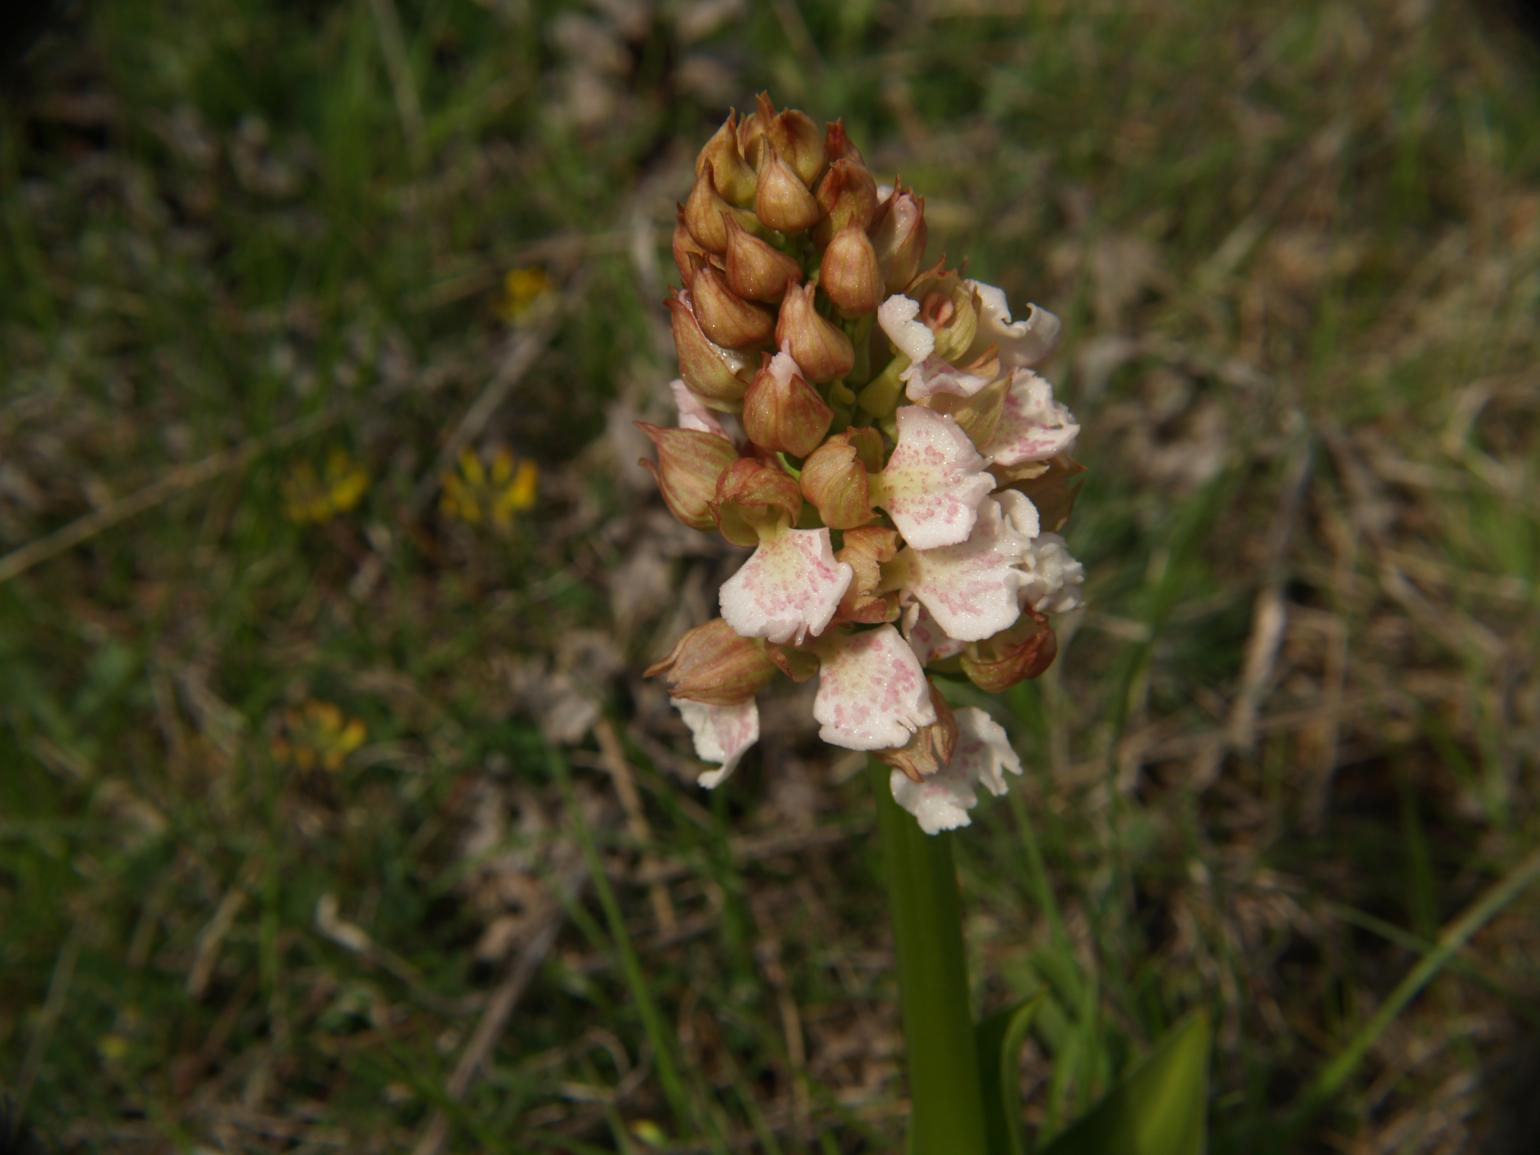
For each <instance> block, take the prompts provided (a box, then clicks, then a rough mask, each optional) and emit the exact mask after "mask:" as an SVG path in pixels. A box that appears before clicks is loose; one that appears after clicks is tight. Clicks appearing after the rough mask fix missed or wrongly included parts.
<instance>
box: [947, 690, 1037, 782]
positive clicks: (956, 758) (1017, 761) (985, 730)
mask: <svg viewBox="0 0 1540 1155" xmlns="http://www.w3.org/2000/svg"><path fill="white" fill-rule="evenodd" d="M956 717H957V748H956V749H955V750H953V751H952V761H951V762H949V763H948V764H947V772H948V773H956V774H965V775H967V777H968V779H969V780H970V781H973V782H977V783H979V784H980V785H981V786H983V787H984V789H985V790H988V791H989V792H990V793H991V794H993V795H994V796H995V797H996V798H998V797H1000V795H1002V794H1004V793H1005V771H1007V770H1009V771H1010V772H1011V773H1012V774H1014V775H1016V776H1017V777H1018V778H1019V777H1020V776H1021V758H1020V757H1019V756H1018V755H1017V753H1016V751H1015V750H1013V749H1012V748H1011V740H1010V738H1009V737H1008V736H1007V735H1006V733H1005V728H1004V727H1003V726H1001V725H1000V723H999V722H996V721H995V720H994V719H993V718H991V717H990V716H989V715H988V714H986V713H984V711H983V710H980V709H979V708H978V707H977V706H965V707H963V708H962V709H961V710H958V711H956Z"/></svg>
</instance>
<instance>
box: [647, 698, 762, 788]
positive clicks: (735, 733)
mask: <svg viewBox="0 0 1540 1155" xmlns="http://www.w3.org/2000/svg"><path fill="white" fill-rule="evenodd" d="M669 701H671V702H672V703H673V704H674V708H675V709H677V710H678V711H679V716H680V717H681V718H683V719H684V724H685V725H686V726H688V727H689V728H690V733H691V735H692V736H693V737H694V739H695V753H696V755H697V756H698V757H699V758H701V759H702V760H703V761H706V762H716V763H718V766H717V768H716V769H715V770H707V771H705V772H703V773H702V774H701V775H700V777H699V778H698V779H697V781H698V782H699V783H700V784H701V785H702V786H704V787H706V788H707V789H708V790H709V789H713V788H715V787H717V786H719V785H720V784H721V783H722V782H723V780H725V779H726V778H727V776H728V775H729V774H731V773H732V772H733V771H734V770H735V769H736V768H737V766H738V762H739V760H740V759H742V757H743V755H744V752H745V751H746V750H748V748H749V747H750V746H752V745H754V743H755V742H757V741H759V706H758V705H756V704H755V702H754V699H753V698H750V699H748V700H747V701H745V702H739V703H737V704H736V705H732V706H711V705H707V704H706V703H704V702H692V701H690V700H689V699H687V698H670V699H669Z"/></svg>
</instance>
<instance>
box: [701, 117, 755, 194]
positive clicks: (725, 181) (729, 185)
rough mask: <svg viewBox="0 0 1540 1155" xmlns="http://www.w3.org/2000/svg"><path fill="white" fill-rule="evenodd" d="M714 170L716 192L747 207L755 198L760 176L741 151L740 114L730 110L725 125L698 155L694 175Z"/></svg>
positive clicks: (712, 175) (712, 172)
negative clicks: (739, 134)
mask: <svg viewBox="0 0 1540 1155" xmlns="http://www.w3.org/2000/svg"><path fill="white" fill-rule="evenodd" d="M707 171H709V172H710V173H711V184H712V187H714V188H715V189H716V191H717V193H718V194H719V195H720V196H722V197H723V198H725V199H726V200H728V201H730V202H731V203H733V204H735V205H740V206H743V207H747V206H748V205H750V204H752V203H753V201H754V186H755V185H756V184H757V183H758V178H757V177H756V176H755V175H754V170H753V168H752V167H750V165H749V163H748V161H746V160H744V159H743V153H741V152H740V151H739V150H738V114H737V113H736V112H730V113H728V114H727V119H726V120H725V121H723V122H722V127H721V128H719V129H717V130H716V132H715V133H714V134H713V135H712V137H711V139H710V140H708V141H707V142H706V147H705V148H703V149H701V150H700V155H699V156H697V157H696V158H695V174H696V175H697V176H699V175H700V174H701V173H703V172H707Z"/></svg>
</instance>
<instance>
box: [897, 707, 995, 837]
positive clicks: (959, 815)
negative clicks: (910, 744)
mask: <svg viewBox="0 0 1540 1155" xmlns="http://www.w3.org/2000/svg"><path fill="white" fill-rule="evenodd" d="M955 717H956V719H957V746H956V748H955V749H954V750H953V751H952V760H951V761H950V762H948V763H947V764H946V765H945V766H943V767H942V768H941V769H940V770H939V771H938V772H937V773H935V774H930V775H927V776H926V777H925V778H924V780H923V781H920V782H914V781H912V780H910V779H909V778H907V777H905V776H904V775H903V774H901V773H900V772H899V771H897V770H895V771H893V773H892V775H891V777H890V778H889V788H890V789H891V790H892V791H893V800H894V801H895V802H897V803H898V804H899V805H900V806H902V807H903V808H904V809H905V810H907V811H909V813H911V814H913V815H914V817H915V820H916V821H917V822H919V824H920V829H921V830H923V831H925V833H926V834H939V833H940V832H941V831H943V830H957V829H959V828H960V827H964V826H970V825H972V823H973V818H972V816H971V815H970V813H969V811H971V810H972V809H973V808H974V807H975V806H977V805H978V788H979V787H980V786H982V787H983V788H984V789H985V790H987V791H988V792H989V793H990V794H993V795H995V796H996V797H998V796H1000V795H1002V794H1004V793H1005V792H1006V778H1005V775H1006V773H1007V772H1009V773H1011V774H1014V775H1020V774H1021V759H1020V758H1019V757H1018V756H1017V754H1016V751H1015V750H1013V749H1012V748H1011V743H1010V739H1009V738H1008V737H1007V735H1006V733H1005V730H1004V729H1003V728H1002V727H1001V725H1000V723H998V722H996V721H995V720H994V719H993V718H991V717H990V716H989V715H988V714H986V713H984V711H983V710H980V709H978V708H976V707H973V706H966V707H964V708H962V709H960V710H957V711H956V712H955Z"/></svg>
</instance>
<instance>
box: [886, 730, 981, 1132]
mask: <svg viewBox="0 0 1540 1155" xmlns="http://www.w3.org/2000/svg"><path fill="white" fill-rule="evenodd" d="M868 774H869V775H870V777H871V783H872V792H873V793H874V794H875V795H876V800H877V816H878V817H877V827H878V832H879V836H880V837H881V840H882V851H883V859H884V861H885V863H886V866H887V872H888V895H889V901H890V902H891V904H892V907H893V940H894V945H895V947H896V949H897V953H898V989H899V1004H900V1008H901V1010H902V1012H903V1021H904V1046H905V1049H906V1051H907V1053H908V1068H909V1099H910V1103H911V1109H910V1120H909V1153H910V1155H973V1153H975V1152H979V1153H982V1152H985V1151H987V1150H988V1149H989V1147H988V1139H987V1131H986V1129H985V1124H984V1095H983V1089H982V1085H981V1083H980V1080H979V1065H978V1055H977V1052H976V1050H975V1048H974V1041H973V1012H972V1009H971V1007H970V1005H969V1001H968V960H967V956H966V954H965V953H964V950H963V936H962V908H961V906H960V905H959V903H958V900H957V870H956V867H955V866H954V865H953V863H952V836H951V835H950V834H937V835H930V834H926V833H925V832H924V831H922V830H921V829H920V827H919V824H918V823H917V822H915V820H914V816H913V815H912V814H909V813H907V812H906V811H904V810H903V809H901V808H900V807H899V805H898V804H897V803H896V802H894V801H893V794H892V791H891V790H890V789H889V787H888V776H889V774H890V771H889V769H888V767H886V766H884V765H883V764H882V763H881V762H879V761H877V760H876V759H875V758H874V759H872V761H871V764H870V767H869V769H868Z"/></svg>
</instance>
